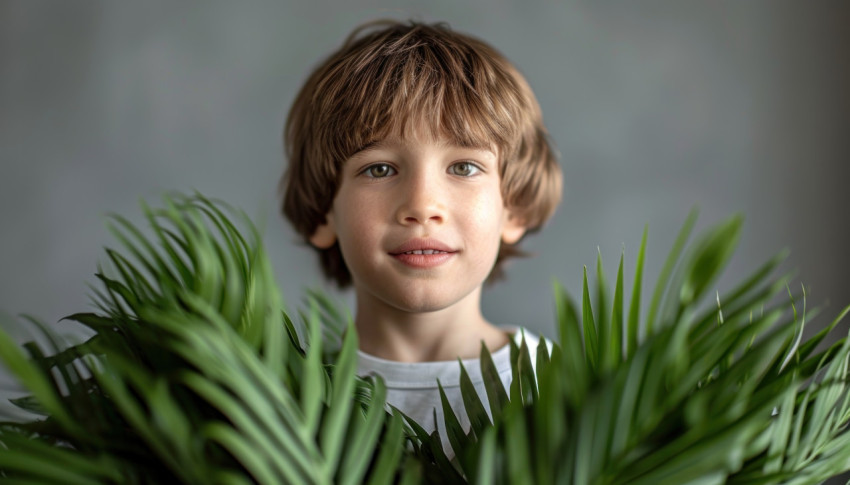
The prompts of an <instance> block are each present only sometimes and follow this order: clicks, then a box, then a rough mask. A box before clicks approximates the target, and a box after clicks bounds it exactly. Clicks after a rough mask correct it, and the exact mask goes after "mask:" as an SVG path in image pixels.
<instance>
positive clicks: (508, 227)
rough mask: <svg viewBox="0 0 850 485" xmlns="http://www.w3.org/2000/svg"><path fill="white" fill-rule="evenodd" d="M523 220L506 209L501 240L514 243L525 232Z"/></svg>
mask: <svg viewBox="0 0 850 485" xmlns="http://www.w3.org/2000/svg"><path fill="white" fill-rule="evenodd" d="M525 229H526V227H525V221H524V220H522V219H521V218H519V217H517V216H516V215H515V214H514V213H513V212H511V211H510V210H507V218H506V219H505V223H504V225H502V242H504V243H506V244H515V243H516V242H517V241H519V240H520V239H522V236H523V235H524V234H525Z"/></svg>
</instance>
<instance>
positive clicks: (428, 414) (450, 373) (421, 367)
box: [357, 328, 551, 458]
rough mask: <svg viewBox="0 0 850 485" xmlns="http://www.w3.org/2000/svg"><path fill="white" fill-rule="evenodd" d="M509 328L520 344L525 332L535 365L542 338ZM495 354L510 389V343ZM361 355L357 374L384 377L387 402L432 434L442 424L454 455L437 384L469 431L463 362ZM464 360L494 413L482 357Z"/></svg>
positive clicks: (442, 435) (446, 447)
mask: <svg viewBox="0 0 850 485" xmlns="http://www.w3.org/2000/svg"><path fill="white" fill-rule="evenodd" d="M505 330H506V331H507V332H509V333H513V337H514V341H515V342H516V343H517V345H519V344H520V342H521V340H522V335H523V334H525V343H526V345H527V346H528V351H529V356H530V357H531V363H532V365H536V362H537V345H538V343H539V341H540V338H539V337H537V336H536V335H534V334H532V333H531V332H529V331H528V330H525V329H523V330H522V332H520V331H519V329H515V328H507V329H505ZM547 348H549V345H548V343H547ZM550 351H551V350H550ZM491 355H492V357H493V363H494V364H495V366H496V370H497V371H498V373H499V377H500V378H501V379H502V383H503V384H504V385H505V389H506V390H508V389H510V384H511V348H510V345H505V346H504V347H501V348H500V349H498V350H496V351H495V352H493V353H492V354H491ZM358 359H359V361H358V366H357V374H358V375H360V376H363V377H365V376H370V375H379V376H381V377H383V379H384V382H385V383H386V385H387V404H389V405H392V406H395V407H396V408H398V409H399V411H401V412H403V413H404V414H406V415H407V416H409V417H410V418H412V419H413V420H414V421H416V422H417V423H418V424H419V425H420V426H422V427H423V428H424V429H425V431H427V432H428V433H429V434H430V433H431V432H433V431H434V429H437V428H439V431H440V438H441V440H442V442H443V449H444V450H445V451H446V454H447V455H448V456H449V458H451V457H453V456H454V453H452V449H451V445H450V443H449V438H448V434H447V433H446V426H445V422H444V414H443V405H442V402H441V401H440V389H439V388H438V387H437V379H439V380H440V384H442V386H443V390H444V391H445V392H446V397H447V398H448V400H449V403H450V404H451V407H452V409H453V410H454V412H455V414H456V415H457V417H458V421H460V425H461V426H462V427H463V429H464V430H465V431H467V432H468V431H469V427H470V424H469V417H468V416H467V415H466V411H465V408H464V405H463V398H462V397H461V393H460V364H459V363H458V361H457V360H449V361H441V362H416V363H407V362H396V361H392V360H385V359H379V358H378V357H374V356H372V355H369V354H367V353H365V352H363V351H358ZM462 362H463V366H464V368H465V369H466V372H467V374H469V378H470V380H472V384H473V385H474V386H475V390H476V391H478V396H479V397H480V398H481V402H482V404H484V407H485V409H486V410H487V413H488V414H490V404H489V401H488V400H487V397H486V396H487V393H486V391H485V388H484V380H483V378H482V375H481V364H480V362H479V359H465V360H463V361H462ZM434 410H436V412H437V421H436V423H435V422H434Z"/></svg>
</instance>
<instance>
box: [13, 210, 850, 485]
mask: <svg viewBox="0 0 850 485" xmlns="http://www.w3.org/2000/svg"><path fill="white" fill-rule="evenodd" d="M230 211H231V210H230V209H227V208H226V206H225V205H224V204H222V203H220V202H213V201H210V200H208V199H206V198H204V197H202V196H200V195H198V194H196V195H194V196H188V197H187V196H174V197H171V198H167V199H166V201H165V204H164V207H163V208H161V209H152V208H150V207H147V206H144V213H145V215H146V218H147V221H148V223H149V226H150V235H146V234H144V233H142V232H141V231H140V230H139V229H137V228H136V227H135V226H133V225H132V224H130V223H129V222H128V221H127V220H125V219H123V218H121V217H120V216H113V219H112V220H113V224H112V226H111V229H112V231H113V233H114V235H115V237H116V239H117V240H118V241H119V243H120V244H121V247H120V250H118V249H111V248H110V249H107V251H106V253H107V257H108V263H109V264H110V271H107V270H100V271H99V272H98V274H97V277H98V279H99V282H100V287H99V288H98V289H95V290H94V291H95V295H96V303H97V308H98V311H97V312H95V313H79V314H75V315H72V316H70V317H68V318H69V319H71V320H74V321H76V322H79V323H81V324H83V325H85V326H87V327H89V328H90V329H91V330H92V331H93V332H94V335H93V336H92V337H91V338H89V339H88V340H86V341H85V342H82V343H79V344H74V345H68V344H66V343H64V342H63V341H61V340H60V339H58V338H57V337H55V336H54V334H55V332H54V331H52V330H48V329H46V328H44V327H43V326H42V325H40V324H39V323H38V322H37V321H35V320H28V321H25V322H24V323H25V324H28V325H32V326H34V328H41V329H42V334H43V336H44V338H42V339H41V340H42V341H44V342H47V343H48V344H41V345H39V344H36V343H34V342H30V343H27V344H25V345H24V346H23V347H21V346H19V345H18V344H17V343H15V342H14V341H13V340H12V339H11V338H10V337H9V336H8V335H7V334H6V333H4V332H0V357H2V359H3V361H4V362H5V364H6V366H7V367H8V368H9V369H10V370H11V371H12V372H13V373H14V374H15V375H16V376H17V377H18V378H19V380H20V381H21V382H22V383H23V384H25V385H26V386H27V388H28V389H29V391H30V392H31V396H29V397H25V398H20V399H15V400H13V403H14V404H16V405H17V406H18V407H21V408H23V409H27V410H29V411H32V412H35V413H36V414H38V415H40V417H39V418H37V419H32V420H30V421H26V422H11V421H9V422H5V423H0V477H2V478H3V479H6V480H10V481H18V482H21V483H58V482H61V483H80V484H83V483H86V484H88V483H172V482H180V483H234V484H242V483H299V484H301V483H352V484H353V483H370V484H382V483H404V484H408V483H419V482H421V481H424V482H427V483H467V482H474V483H481V484H490V483H541V484H547V483H552V484H554V483H577V484H606V483H612V484H613V483H646V484H658V483H662V484H663V483H671V484H680V483H725V482H728V483H747V484H761V483H795V484H796V483H818V482H821V481H823V480H825V479H826V478H829V477H831V476H833V475H836V474H838V473H840V472H842V471H844V470H847V469H850V433H847V428H848V422H850V397H848V396H849V395H850V393H848V389H847V378H848V375H850V374H848V373H849V372H850V369H848V367H850V362H849V361H850V343H848V340H847V339H842V340H840V341H839V342H837V343H835V344H833V345H831V346H828V347H826V349H822V348H821V347H823V346H822V345H820V344H822V343H823V342H824V341H825V339H826V337H827V335H828V334H829V333H830V332H831V331H832V330H834V329H835V327H837V326H838V323H839V321H840V320H841V318H843V317H844V315H845V314H846V313H847V312H848V309H845V310H844V311H843V312H841V314H840V315H839V316H838V317H837V318H836V319H835V320H834V321H833V322H832V323H831V324H830V325H829V326H828V327H827V328H825V329H824V330H823V331H821V332H819V333H818V334H816V335H815V336H813V337H811V338H808V339H803V326H804V324H805V323H806V320H811V317H812V315H813V313H814V312H807V309H806V308H805V307H806V298H807V295H806V294H805V291H803V292H802V293H801V294H799V295H790V292H788V290H787V286H786V282H785V279H784V278H782V277H777V276H774V274H775V272H776V270H777V268H778V266H779V264H780V263H781V261H782V259H783V258H782V256H778V257H776V258H773V259H771V260H770V261H768V262H767V263H765V264H764V265H763V266H762V267H761V268H759V269H758V270H756V271H755V272H754V273H753V274H752V275H751V277H749V278H747V279H746V280H744V281H743V282H742V283H740V284H739V285H738V286H737V287H736V288H734V289H733V290H732V291H729V292H728V293H725V294H722V295H721V294H719V293H713V294H712V290H711V288H712V286H713V285H714V284H715V282H716V281H717V278H718V277H719V275H720V273H721V271H722V269H723V267H724V266H725V265H726V263H727V262H728V260H729V258H730V257H731V255H732V252H733V250H734V248H735V244H736V242H737V240H738V236H739V233H740V227H741V221H740V219H739V218H733V219H730V220H729V221H726V222H724V223H722V224H720V225H718V226H716V227H714V228H712V229H711V230H709V231H707V232H706V233H705V234H704V235H703V236H702V237H700V238H699V239H698V240H697V241H696V243H695V244H693V245H691V246H688V245H687V240H688V239H689V236H690V233H691V231H692V229H693V227H694V225H695V220H696V217H695V214H692V215H691V217H689V218H688V220H687V221H686V223H685V226H684V228H683V230H682V231H681V233H680V234H679V236H678V237H677V239H676V242H675V243H674V246H673V250H672V251H671V253H670V257H669V258H668V260H667V262H666V263H665V264H664V266H663V268H662V271H661V275H660V277H659V280H658V283H657V284H656V285H655V288H654V289H653V291H652V293H651V298H650V299H649V305H648V308H647V309H646V310H645V317H644V318H643V319H641V315H642V314H643V313H644V311H643V310H642V308H641V298H642V294H643V290H642V278H643V276H642V275H643V266H644V254H645V247H646V240H647V235H646V232H644V236H643V239H642V243H641V247H640V250H639V252H638V256H637V261H636V266H635V275H634V280H633V284H632V289H631V300H630V301H629V302H627V301H626V298H625V290H624V287H625V286H626V285H625V277H624V271H623V267H624V259H625V257H624V256H621V258H620V261H619V264H618V266H617V271H616V275H617V276H616V279H615V281H614V285H613V288H612V289H611V288H609V287H608V285H607V283H606V281H605V277H604V275H605V272H604V269H603V266H602V258H601V256H600V257H598V258H597V262H596V275H597V277H596V285H595V286H594V287H593V289H594V291H591V285H590V283H589V281H588V277H587V271H585V274H584V277H583V279H582V287H583V292H582V296H581V299H580V300H579V301H580V304H577V303H575V302H574V300H573V299H572V298H571V297H570V296H569V295H567V294H566V292H565V290H564V289H563V288H562V287H561V286H559V285H557V284H556V285H555V307H556V313H557V327H558V334H559V339H558V340H559V341H558V342H555V343H549V345H550V348H551V351H550V350H549V349H548V348H547V347H546V342H543V341H541V343H540V345H539V346H538V348H537V352H536V356H537V357H536V359H535V361H534V362H532V359H531V358H530V357H531V355H532V352H530V350H531V349H529V348H528V345H527V343H525V342H524V341H522V342H521V343H520V344H519V345H517V344H514V343H511V349H510V350H511V360H512V377H513V379H512V384H511V386H510V388H509V389H505V388H504V387H503V384H502V381H501V379H500V378H499V376H498V373H497V371H496V369H495V365H494V364H493V360H492V358H491V356H490V354H489V352H488V351H487V349H486V348H485V347H483V346H482V354H481V359H480V361H481V367H482V374H483V377H484V384H485V386H484V387H485V389H486V393H485V395H482V396H479V395H478V394H477V393H476V392H475V388H474V386H473V384H472V382H471V380H470V378H469V375H468V374H467V373H466V371H465V369H464V370H462V372H461V382H460V386H461V390H462V397H463V402H464V406H465V409H466V412H467V414H468V416H469V418H470V419H469V421H470V423H471V427H470V429H468V430H466V429H463V428H462V427H461V426H460V420H459V419H458V418H457V416H456V415H455V414H454V412H453V411H452V409H451V408H450V406H449V403H448V401H447V400H445V396H444V414H445V417H446V423H445V424H446V430H447V433H448V436H446V439H447V440H448V441H449V443H450V444H451V446H452V448H453V449H454V450H459V453H457V456H456V457H454V458H450V457H448V456H446V455H445V453H444V451H443V446H442V440H441V437H440V436H439V435H438V434H437V432H434V433H432V434H430V435H429V434H428V433H427V432H426V431H425V430H424V429H423V428H422V427H421V426H420V425H419V424H418V423H416V422H414V421H412V420H410V419H409V418H406V417H405V416H403V415H402V414H401V413H399V412H397V411H393V412H387V411H386V410H385V399H386V388H385V387H384V385H383V383H382V382H381V381H380V380H371V379H368V380H364V379H361V378H358V377H356V376H355V373H356V349H357V340H356V332H354V331H353V330H352V328H351V323H350V320H351V319H350V316H349V315H348V313H347V312H346V311H344V310H341V309H340V307H339V305H337V304H335V303H334V302H332V301H331V300H330V299H328V298H327V297H326V296H324V295H322V294H321V293H320V292H309V293H308V295H307V296H308V298H307V303H306V305H305V307H304V308H303V309H302V310H301V311H299V312H297V314H298V316H299V318H298V319H297V320H292V319H291V318H290V317H289V316H288V315H287V314H286V313H285V312H284V311H283V307H282V303H281V299H280V297H279V292H278V289H277V285H276V284H275V282H274V278H273V277H272V273H271V269H270V265H269V262H268V260H267V256H266V254H265V252H264V250H263V248H262V246H261V244H260V242H259V235H258V234H257V231H256V230H255V229H254V228H253V226H252V225H251V224H250V222H248V221H247V218H246V217H245V216H244V215H242V214H239V213H236V214H235V215H234V213H233V212H230ZM231 218H233V219H237V220H240V221H241V222H242V223H243V224H242V226H244V227H242V228H241V230H242V231H245V232H240V228H238V227H237V226H236V225H235V224H233V223H232V222H231ZM243 234H244V235H247V237H245V236H244V235H243ZM786 292H787V293H789V295H785V293H786ZM798 306H799V307H800V308H799V311H798ZM6 323H9V324H11V322H4V324H6Z"/></svg>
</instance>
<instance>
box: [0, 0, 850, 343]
mask: <svg viewBox="0 0 850 485" xmlns="http://www.w3.org/2000/svg"><path fill="white" fill-rule="evenodd" d="M839 3H840V2H805V3H804V2H769V3H768V2H673V1H668V2H628V3H627V2H621V3H615V2H593V3H590V2H588V3H568V2H563V3H561V2H557V3H556V2H520V1H509V0H501V1H486V2H485V1H478V2H456V1H436V2H427V3H425V2H414V1H407V2H393V3H389V2H382V1H367V0H356V1H348V2H328V1H313V2H299V3H296V2H291V1H287V2H257V3H253V4H251V5H250V6H249V5H248V4H246V3H242V2H240V3H238V4H237V3H236V2H203V3H202V2H172V1H160V2H144V3H143V2H133V3H131V2H106V1H100V2H96V1H83V2H73V3H72V2H44V1H9V0H3V1H0V163H2V165H0V221H2V226H0V227H2V229H0V230H2V237H0V308H2V309H3V310H5V311H7V312H12V313H17V312H28V313H32V314H35V315H38V316H40V317H42V318H43V319H45V320H47V321H55V320H57V319H58V318H59V317H61V316H64V315H67V314H69V313H72V312H76V311H80V310H85V309H86V308H88V307H89V306H88V290H87V288H86V286H85V285H84V282H93V281H94V278H93V276H92V275H93V273H94V270H95V265H96V262H97V261H98V260H99V259H102V255H103V253H102V249H101V248H102V246H104V245H107V244H112V243H113V240H112V239H111V237H110V236H109V234H108V232H107V231H106V230H105V228H104V224H103V222H104V214H105V213H106V212H107V211H113V212H118V213H120V214H124V215H127V216H129V217H130V218H131V219H132V220H134V221H140V219H141V218H140V217H139V210H138V205H137V202H138V200H139V198H145V199H147V200H149V201H156V200H157V198H158V197H159V195H160V194H162V193H163V192H165V191H168V190H175V189H176V190H183V191H188V190H191V189H198V190H200V191H202V192H203V193H205V194H207V195H210V196H216V197H220V198H223V199H225V200H227V201H229V202H230V203H232V204H234V205H236V206H238V207H241V208H243V209H245V210H246V211H247V212H248V213H249V214H251V215H252V216H255V217H256V218H257V219H258V220H259V221H261V222H262V223H263V224H264V225H265V234H266V239H265V240H266V244H267V246H268V249H269V251H270V252H271V254H272V257H273V259H274V266H275V269H276V272H277V274H278V276H279V279H280V283H281V286H282V290H283V292H284V295H285V298H286V299H287V300H288V301H289V302H291V303H294V302H297V301H298V299H299V295H300V294H301V293H302V291H301V288H302V287H303V286H305V285H309V286H316V285H320V284H321V278H320V276H319V273H318V271H317V269H316V264H315V258H314V256H313V254H312V252H311V251H310V250H308V249H307V248H305V247H303V246H301V245H300V244H298V243H297V242H296V241H295V237H294V235H293V232H292V231H291V230H290V228H289V227H288V226H287V225H286V224H285V222H284V221H283V219H282V218H281V217H280V216H279V215H278V213H277V211H276V206H277V196H276V184H277V180H278V177H279V175H280V173H281V172H282V169H283V166H284V162H283V160H282V155H281V141H280V131H281V127H282V124H283V120H284V118H285V116H286V112H287V109H288V107H289V104H290V103H291V101H292V99H293V97H294V95H295V92H296V89H297V88H298V87H299V84H300V83H301V82H302V81H303V80H304V79H305V77H306V76H307V74H308V72H309V70H310V69H311V67H312V66H314V65H315V64H316V63H317V62H318V60H319V59H320V58H321V57H322V56H324V55H326V54H327V53H328V52H329V51H330V50H331V49H333V48H335V47H336V46H338V45H339V44H340V42H341V41H342V40H343V39H344V37H345V36H346V34H347V33H348V32H349V31H350V30H351V29H352V28H353V27H354V26H355V25H357V24H358V23H360V22H363V21H366V20H369V19H373V18H376V17H395V18H410V17H412V18H417V19H420V20H428V21H432V20H445V21H448V22H449V23H450V24H451V25H452V26H453V27H454V28H455V29H457V30H461V31H465V32H469V33H472V34H475V35H477V36H479V37H482V38H484V39H486V40H488V41H490V42H491V43H492V44H493V45H495V46H496V47H497V48H499V49H500V50H502V51H503V52H504V53H505V54H506V55H507V57H508V58H510V59H512V60H513V61H514V62H515V63H516V64H517V65H518V66H519V68H520V69H521V70H522V71H523V72H524V73H525V75H526V76H527V77H528V80H529V81H530V83H531V85H532V87H533V88H534V90H535V91H536V93H537V96H538V98H539V101H540V104H541V105H542V107H543V110H544V116H545V119H546V122H547V125H548V127H549V129H550V131H551V134H552V138H553V139H554V141H555V143H556V144H557V146H558V148H559V149H560V152H561V156H562V158H561V163H562V166H563V170H564V173H565V181H566V192H565V197H564V200H563V203H562V205H561V207H560V209H559V211H558V213H557V215H556V216H555V218H554V219H553V220H552V221H551V223H550V224H549V225H548V227H547V228H546V229H545V230H544V231H543V232H542V233H541V234H539V235H536V236H534V237H531V238H529V239H528V240H527V243H526V247H527V248H528V249H530V250H531V251H533V252H534V253H537V255H538V256H537V257H536V258H533V259H528V260H524V261H518V262H516V263H515V264H513V265H512V266H511V267H510V269H509V279H508V280H507V281H506V282H503V283H500V284H497V285H496V286H494V287H492V288H491V289H489V290H488V291H487V292H485V296H484V303H483V304H484V310H485V313H486V314H487V315H488V317H489V318H490V319H491V320H493V321H495V322H497V323H503V324H520V325H526V326H528V327H530V328H533V329H535V330H537V331H538V332H541V333H543V334H547V335H553V334H554V326H553V317H552V315H553V311H552V304H551V290H550V288H551V279H552V278H557V279H559V280H561V281H562V282H564V283H565V284H566V286H567V287H568V288H569V289H570V290H571V291H573V292H574V293H578V291H579V289H580V285H579V277H580V275H581V268H582V265H584V264H588V265H592V264H593V263H594V261H595V257H596V251H597V246H598V247H599V249H600V251H601V252H602V254H603V256H604V257H605V258H606V261H607V269H608V272H609V277H610V278H613V271H614V269H615V265H616V260H617V258H618V257H619V253H620V251H621V249H622V248H623V246H625V251H626V255H627V265H626V274H627V278H629V280H630V278H631V276H630V275H631V272H632V268H633V264H632V263H633V261H634V257H635V255H636V252H637V246H638V242H639V238H640V234H641V231H642V228H643V226H644V224H645V223H648V224H649V226H650V247H649V252H648V261H647V279H648V280H649V281H652V280H653V279H654V276H655V275H656V274H657V272H658V269H659V267H660V265H661V263H662V260H663V257H664V255H665V254H666V252H667V250H668V248H669V246H670V244H671V243H672V239H673V236H674V234H675V232H676V230H677V229H678V227H679V225H680V224H681V223H682V221H683V220H684V218H685V216H686V214H687V212H688V210H689V209H690V207H691V206H693V205H699V206H700V207H701V208H702V217H701V219H700V221H701V222H700V227H704V226H705V225H707V224H708V223H711V222H716V221H718V220H719V219H721V218H723V217H725V216H727V215H729V214H731V213H733V212H736V211H740V212H743V213H744V214H745V215H746V216H747V222H746V225H745V232H744V237H743V240H742V245H741V248H740V251H739V253H738V255H737V256H736V258H735V259H734V260H733V263H732V267H731V268H730V271H729V275H728V277H727V278H726V279H725V280H723V281H721V282H720V284H719V286H720V288H721V290H722V288H723V287H724V284H725V283H728V282H731V281H733V280H736V279H738V278H740V277H742V276H743V275H744V274H746V273H747V272H748V271H749V270H751V269H753V268H754V267H755V266H757V264H758V263H760V262H761V261H763V260H764V259H765V258H767V257H768V256H769V255H771V254H773V253H774V252H776V251H778V250H780V249H782V248H784V247H789V248H790V249H791V250H792V256H791V258H790V260H789V263H788V265H787V267H788V268H789V269H792V268H798V269H799V277H798V279H799V280H801V281H803V282H805V283H806V284H808V285H809V286H810V292H809V294H810V298H811V299H810V301H811V302H818V303H828V305H829V306H828V308H827V312H826V315H834V314H835V313H837V312H838V310H839V309H840V307H841V306H843V304H846V303H850V284H848V281H847V278H846V276H845V274H846V272H847V270H848V269H850V264H848V263H850V256H848V251H847V250H846V245H847V236H848V228H847V222H848V217H847V215H846V214H847V209H846V208H847V203H848V201H850V196H848V192H847V190H846V188H845V187H846V184H847V180H848V173H850V169H848V167H847V162H848V154H850V146H848V136H847V127H848V121H850V120H848V115H850V94H848V86H850V66H848V61H849V60H850V58H848V55H847V46H848V45H850V42H848V40H850V35H848V30H849V29H847V25H850V14H848V10H849V9H848V8H847V7H844V6H839ZM842 5H846V4H842ZM342 298H343V299H346V298H348V297H346V296H345V295H343V296H342Z"/></svg>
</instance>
